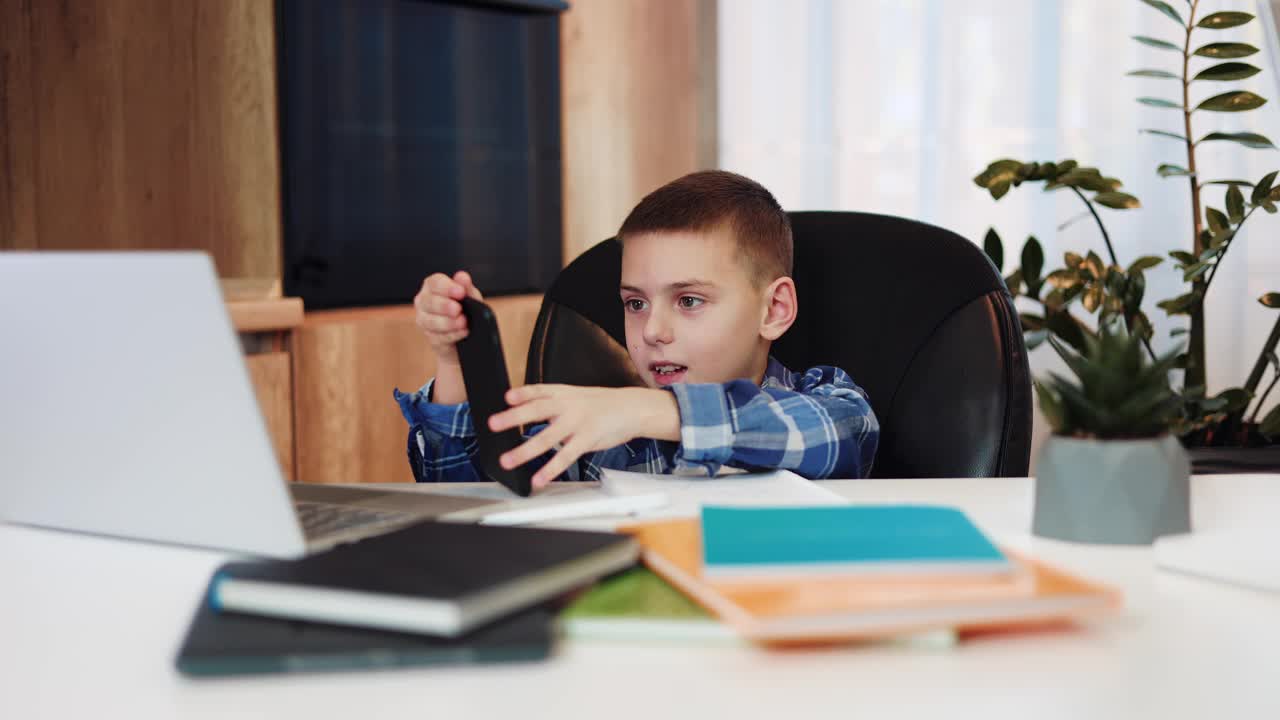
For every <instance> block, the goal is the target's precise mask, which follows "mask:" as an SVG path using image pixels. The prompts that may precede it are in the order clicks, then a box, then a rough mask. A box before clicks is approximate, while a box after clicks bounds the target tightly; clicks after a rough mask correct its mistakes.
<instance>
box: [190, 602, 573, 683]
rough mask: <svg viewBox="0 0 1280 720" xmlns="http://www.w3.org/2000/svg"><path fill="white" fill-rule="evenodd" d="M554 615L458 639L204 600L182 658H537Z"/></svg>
mask: <svg viewBox="0 0 1280 720" xmlns="http://www.w3.org/2000/svg"><path fill="white" fill-rule="evenodd" d="M553 627H554V626H553V615H552V613H551V611H550V610H548V609H546V608H542V607H538V608H533V609H530V610H526V611H524V612H521V613H517V614H515V615H512V616H510V617H506V618H503V619H501V620H498V621H497V622H494V623H490V624H489V625H486V626H484V627H480V628H477V629H475V630H473V631H472V632H470V633H468V634H466V635H463V636H461V637H456V638H435V637H428V636H424V635H416V634H410V633H396V632H386V631H382V630H366V629H364V628H354V627H347V626H342V625H327V624H323V623H312V622H305V621H300V620H281V619H276V618H269V617H263V616H258V615H243V614H240V613H229V612H219V611H217V610H214V609H213V608H211V607H209V604H208V603H207V602H203V601H202V602H201V603H200V606H199V608H198V609H197V610H196V613H195V616H194V617H193V618H192V620H191V625H190V627H189V628H188V630H187V636H186V638H185V639H184V640H183V643H182V647H181V649H180V650H179V651H178V656H177V658H176V661H175V664H176V665H177V668H178V670H179V671H180V672H181V673H183V674H184V675H190V676H197V677H217V676H226V675H254V674H261V673H291V672H317V671H333V670H368V669H375V668H388V667H410V666H423V665H458V664H471V663H499V662H520V661H534V660H541V659H543V658H546V657H547V656H548V655H550V653H551V647H552V641H553V638H554V632H553Z"/></svg>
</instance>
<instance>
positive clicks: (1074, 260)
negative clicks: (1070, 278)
mask: <svg viewBox="0 0 1280 720" xmlns="http://www.w3.org/2000/svg"><path fill="white" fill-rule="evenodd" d="M1062 260H1063V262H1064V263H1066V265H1067V267H1069V268H1071V269H1072V270H1075V269H1076V268H1078V267H1080V263H1082V262H1084V258H1083V257H1082V256H1081V255H1080V254H1079V253H1073V252H1071V251H1070V250H1068V251H1066V252H1064V253H1062Z"/></svg>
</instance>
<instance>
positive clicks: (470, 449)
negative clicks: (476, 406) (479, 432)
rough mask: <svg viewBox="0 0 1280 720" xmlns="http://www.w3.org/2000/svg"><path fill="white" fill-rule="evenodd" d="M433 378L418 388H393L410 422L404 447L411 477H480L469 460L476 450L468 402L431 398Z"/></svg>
mask: <svg viewBox="0 0 1280 720" xmlns="http://www.w3.org/2000/svg"><path fill="white" fill-rule="evenodd" d="M434 382H435V380H429V381H427V384H426V385H423V386H422V388H421V389H420V390H418V391H417V392H412V393H402V392H400V390H399V389H398V388H397V389H396V390H395V391H394V395H395V399H396V402H397V403H398V404H399V405H400V414H401V415H403V416H404V419H405V421H406V422H408V423H409V443H408V448H407V450H408V455H409V466H410V467H411V468H412V469H413V477H414V479H415V480H417V481H418V482H477V481H480V480H482V479H483V478H482V477H481V474H480V472H479V471H478V470H477V469H476V467H475V466H474V465H472V463H471V458H472V456H473V455H475V453H476V429H475V426H473V425H472V424H471V405H470V404H469V403H466V402H462V403H458V404H457V405H442V404H439V403H433V402H431V386H432V385H433V384H434Z"/></svg>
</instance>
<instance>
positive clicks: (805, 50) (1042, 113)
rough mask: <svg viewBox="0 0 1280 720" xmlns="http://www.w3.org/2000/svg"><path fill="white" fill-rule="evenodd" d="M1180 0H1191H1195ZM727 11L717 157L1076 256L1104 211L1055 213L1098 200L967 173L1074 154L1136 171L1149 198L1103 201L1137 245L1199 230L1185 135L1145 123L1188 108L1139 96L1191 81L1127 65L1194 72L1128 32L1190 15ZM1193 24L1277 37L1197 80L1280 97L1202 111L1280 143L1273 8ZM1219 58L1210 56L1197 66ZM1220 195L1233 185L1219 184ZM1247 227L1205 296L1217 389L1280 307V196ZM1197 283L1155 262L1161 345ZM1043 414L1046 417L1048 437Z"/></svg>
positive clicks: (1242, 159)
mask: <svg viewBox="0 0 1280 720" xmlns="http://www.w3.org/2000/svg"><path fill="white" fill-rule="evenodd" d="M1272 1H1273V2H1276V3H1277V4H1280V0H1272ZM1172 4H1173V5H1174V6H1175V7H1177V8H1178V9H1179V11H1181V12H1183V13H1184V14H1185V13H1186V5H1185V4H1184V3H1181V2H1174V3H1172ZM1200 6H1201V11H1200V13H1199V16H1200V17H1202V16H1203V15H1205V14H1207V13H1209V12H1213V11H1216V10H1225V9H1233V10H1245V11H1249V12H1254V13H1255V14H1256V13H1258V12H1259V8H1258V7H1256V6H1255V5H1254V3H1253V2H1252V1H1251V0H1242V1H1240V0H1237V1H1228V0H1218V1H1214V0H1204V1H1203V2H1201V3H1200ZM719 17H720V29H719V32H720V37H719V53H720V55H719V72H720V83H719V88H720V90H719V93H720V95H719V103H720V107H719V110H720V112H719V117H720V126H719V160H720V165H721V166H722V167H724V168H726V169H729V170H734V171H737V172H741V173H744V174H746V175H749V176H751V177H753V178H755V179H757V180H759V181H761V182H762V183H764V184H765V185H766V186H767V187H769V188H770V189H771V190H773V192H774V193H775V194H776V195H777V196H778V199H779V200H780V201H781V202H782V204H783V205H784V206H785V207H787V208H788V209H794V210H802V209H847V210H863V211H870V212H883V213H891V214H897V215H903V216H907V217H912V218H917V219H920V220H924V221H927V222H931V223H934V224H937V225H941V226H943V227H947V228H950V229H952V230H955V231H956V232H958V233H960V234H961V235H964V236H966V237H968V238H970V239H972V240H975V241H978V242H980V241H981V238H982V236H983V234H984V233H985V232H986V229H987V228H988V227H989V226H994V227H996V228H997V230H998V231H999V232H1000V234H1001V236H1002V237H1004V238H1005V242H1006V255H1010V254H1013V256H1014V257H1016V251H1017V249H1019V248H1020V247H1021V245H1022V243H1023V241H1024V240H1025V239H1026V236H1027V235H1028V234H1035V235H1036V236H1037V237H1038V238H1039V239H1040V241H1041V242H1042V243H1043V244H1044V246H1045V249H1046V254H1047V256H1048V261H1047V262H1049V263H1058V264H1060V262H1061V254H1062V252H1063V250H1065V249H1072V250H1076V251H1082V250H1089V249H1093V250H1096V251H1098V252H1099V254H1101V255H1103V256H1104V257H1105V256H1106V255H1105V251H1104V247H1103V245H1102V241H1101V239H1100V237H1099V235H1098V233H1097V230H1096V227H1095V226H1094V225H1093V223H1092V221H1088V220H1086V221H1081V222H1077V223H1075V224H1073V225H1071V226H1070V227H1069V228H1067V229H1065V230H1062V231H1059V230H1057V227H1058V225H1059V224H1061V223H1062V222H1064V221H1065V220H1067V219H1069V218H1071V217H1073V216H1075V215H1077V214H1079V213H1080V212H1081V211H1082V210H1083V206H1082V205H1081V204H1080V202H1079V200H1078V199H1077V198H1076V197H1075V196H1074V195H1072V194H1070V193H1069V191H1064V192H1058V193H1051V194H1045V193H1043V192H1041V190H1040V189H1039V187H1038V186H1032V187H1023V188H1019V189H1015V190H1013V191H1012V192H1011V193H1010V195H1009V196H1006V197H1005V198H1004V199H1003V200H1001V201H1000V202H998V203H997V202H995V201H993V200H992V199H991V198H990V196H989V195H987V194H986V192H985V191H983V190H981V189H980V188H978V187H977V186H975V185H974V184H973V183H972V180H971V178H972V177H973V176H974V175H976V174H977V173H978V172H979V171H981V170H982V169H983V168H985V167H986V164H987V163H988V162H989V161H991V160H995V159H997V158H1000V157H1012V158H1017V159H1022V160H1028V161H1030V160H1039V161H1044V160H1058V159H1063V158H1068V157H1070V158H1075V159H1077V160H1078V161H1079V162H1080V163H1081V164H1083V165H1095V166H1097V167H1099V168H1100V169H1102V170H1103V172H1105V173H1106V174H1108V175H1112V176H1114V177H1118V178H1120V179H1121V180H1122V181H1123V182H1124V184H1125V189H1126V190H1127V191H1129V192H1131V193H1132V194H1134V195H1137V196H1138V197H1139V198H1140V199H1141V200H1142V203H1143V205H1144V207H1143V208H1142V209H1140V210H1135V211H1111V210H1105V209H1104V210H1102V212H1103V213H1104V215H1103V219H1104V221H1105V222H1106V224H1107V227H1108V230H1109V231H1110V233H1111V236H1112V239H1113V242H1115V244H1116V251H1117V253H1118V254H1119V255H1120V260H1121V262H1122V263H1124V262H1128V261H1130V260H1132V259H1133V258H1135V257H1137V256H1138V255H1143V254H1158V255H1161V256H1163V255H1165V254H1166V253H1167V251H1168V250H1172V249H1189V246H1190V234H1191V231H1190V226H1191V212H1190V204H1189V193H1188V190H1187V181H1186V180H1185V179H1184V178H1169V179H1162V178H1160V177H1158V176H1157V175H1156V173H1155V168H1156V166H1157V165H1159V164H1160V163H1164V162H1168V163H1173V164H1177V165H1185V164H1186V157H1185V152H1183V151H1182V149H1181V145H1180V144H1179V143H1178V142H1176V141H1173V140H1168V139H1163V138H1159V137H1155V136H1151V135H1141V134H1139V133H1138V130H1139V129H1140V128H1144V127H1153V128H1161V129H1167V130H1171V131H1177V132H1181V114H1180V113H1179V112H1178V111H1176V110H1162V109H1157V108H1150V107H1147V106H1144V105H1140V104H1138V103H1137V102H1135V98H1136V97H1139V96H1142V95H1151V96H1167V97H1169V98H1170V99H1175V100H1177V99H1180V97H1178V96H1177V94H1176V92H1175V91H1178V88H1179V87H1180V86H1179V85H1178V83H1177V81H1173V80H1154V79H1143V78H1132V77H1126V76H1125V73H1126V72H1127V71H1129V70H1131V69H1137V68H1141V67H1159V68H1164V69H1169V70H1171V71H1174V72H1178V71H1179V70H1180V67H1178V63H1179V62H1180V56H1179V55H1178V54H1176V53H1172V52H1167V51H1161V50H1156V49H1152V48H1147V47H1146V46H1143V45H1139V44H1138V43H1136V42H1134V41H1133V40H1131V39H1130V36H1132V35H1152V36H1156V37H1162V38H1166V39H1169V40H1171V41H1175V42H1181V38H1180V36H1179V33H1180V32H1181V30H1180V29H1179V28H1178V27H1177V26H1176V25H1174V23H1173V22H1172V21H1171V20H1170V19H1168V18H1166V17H1164V16H1163V15H1161V14H1160V13H1158V12H1156V11H1155V10H1153V9H1151V8H1150V7H1148V6H1147V5H1145V4H1143V3H1141V2H1138V0H1016V1H1011V0H966V1H965V2H955V1H954V0H804V1H798V2H787V3H778V2H773V1H771V0H722V2H721V5H720V13H719ZM1264 19H1265V18H1264ZM1266 30H1267V31H1268V32H1271V31H1272V28H1266ZM1193 37H1194V38H1195V42H1196V43H1197V45H1198V44H1201V43H1207V42H1212V41H1225V40H1233V41H1245V42H1250V43H1252V44H1254V45H1256V46H1258V47H1260V48H1263V49H1264V52H1263V53H1261V54H1259V55H1255V56H1253V57H1252V58H1247V59H1245V61H1247V62H1252V63H1253V64H1255V65H1257V66H1259V67H1261V68H1263V72H1262V73H1261V74H1259V75H1256V76H1254V77H1253V78H1250V79H1247V80H1244V81H1239V82H1235V83H1204V82H1201V83H1195V84H1193V86H1192V97H1193V100H1196V99H1198V98H1204V97H1208V96H1210V95H1212V94H1216V93H1218V92H1222V91H1224V90H1226V89H1230V88H1235V87H1244V88H1247V89H1251V90H1253V91H1254V92H1257V93H1258V94H1260V95H1262V96H1264V97H1267V98H1269V99H1270V102H1269V103H1268V104H1267V105H1266V106H1264V107H1263V108H1262V109H1260V110H1256V111H1253V112H1247V113H1204V112H1202V113H1197V114H1196V115H1195V116H1194V120H1193V122H1194V127H1193V130H1194V134H1195V135H1197V136H1200V135H1203V134H1204V133H1207V132H1211V131H1213V130H1224V131H1243V130H1250V131H1254V132H1261V133H1263V134H1265V135H1268V136H1269V137H1271V138H1272V139H1273V140H1275V141H1276V142H1278V143H1280V112H1278V109H1280V82H1278V78H1277V74H1276V72H1275V68H1276V66H1277V65H1276V62H1275V58H1274V57H1273V53H1274V46H1275V42H1274V37H1271V38H1269V37H1267V36H1266V35H1265V34H1264V28H1263V24H1262V22H1257V21H1255V22H1253V23H1251V24H1250V25H1248V26H1245V27H1243V28H1235V29H1232V30H1226V31H1216V32H1215V31H1207V30H1206V31H1197V32H1196V35H1195V36H1193ZM1208 64H1211V61H1207V60H1203V59H1200V58H1196V59H1195V60H1193V72H1194V70H1195V68H1196V67H1198V66H1207V65H1208ZM1198 156H1199V161H1200V163H1201V166H1202V167H1203V168H1205V169H1206V171H1207V173H1208V175H1209V176H1210V177H1213V178H1228V177H1230V178H1242V179H1248V180H1256V179H1257V178H1258V177H1260V176H1262V175H1264V174H1265V173H1267V172H1269V171H1271V170H1275V169H1278V168H1280V152H1277V151H1274V150H1266V151H1264V150H1247V149H1244V148H1242V147H1240V146H1237V145H1234V144H1231V143H1207V144H1206V145H1204V146H1202V149H1201V151H1200V152H1199V153H1198ZM1208 198H1209V200H1210V201H1211V203H1212V204H1213V205H1216V206H1219V207H1221V206H1222V204H1223V203H1222V191H1221V190H1218V189H1215V190H1211V191H1209V195H1208ZM1238 242H1239V243H1240V244H1239V245H1237V246H1236V247H1235V248H1234V249H1233V250H1232V251H1231V254H1230V255H1229V256H1228V258H1227V260H1226V262H1225V264H1224V266H1223V268H1222V271H1221V273H1220V276H1219V277H1218V278H1217V279H1216V280H1215V281H1214V282H1215V285H1214V289H1213V291H1212V292H1211V293H1210V297H1209V300H1208V303H1207V308H1208V310H1207V312H1208V317H1209V335H1208V343H1209V358H1208V364H1209V384H1210V390H1211V391H1214V390H1216V389H1221V388H1224V387H1228V386H1231V385H1240V384H1242V383H1243V382H1244V379H1245V377H1246V375H1247V374H1248V372H1249V370H1250V368H1251V367H1252V364H1253V361H1254V359H1255V358H1256V356H1257V353H1258V348H1260V347H1261V345H1262V343H1263V341H1264V340H1265V339H1266V336H1267V334H1268V333H1269V331H1270V329H1271V325H1272V323H1273V322H1274V321H1275V318H1276V315H1275V311H1272V310H1268V309H1266V308H1263V307H1262V306H1260V305H1258V304H1257V302H1256V300H1255V299H1256V298H1257V297H1258V296H1259V295H1261V294H1263V293H1264V292H1267V291H1273V290H1275V291H1280V215H1276V216H1267V215H1264V214H1263V213H1259V214H1258V216H1257V217H1255V218H1254V219H1251V220H1250V224H1249V225H1248V226H1246V230H1245V232H1244V233H1243V235H1242V237H1241V239H1240V240H1239V241H1238ZM1011 246H1012V247H1011ZM1009 269H1011V268H1009V267H1008V266H1006V272H1007V271H1008V270H1009ZM1182 287H1183V285H1182V283H1181V277H1180V275H1179V274H1177V272H1176V271H1175V270H1174V269H1173V267H1172V264H1171V263H1166V264H1165V265H1163V266H1161V267H1159V268H1157V269H1155V270H1153V271H1151V273H1149V277H1148V293H1147V297H1148V300H1147V304H1146V309H1147V312H1148V314H1149V315H1150V316H1151V318H1152V320H1153V321H1154V322H1155V324H1156V327H1157V335H1156V345H1157V349H1159V348H1161V347H1170V346H1171V345H1170V343H1172V342H1176V341H1177V339H1173V340H1171V339H1170V338H1169V336H1168V330H1169V329H1170V328H1172V327H1175V326H1176V324H1175V322H1173V321H1171V320H1170V319H1168V318H1167V317H1166V316H1165V314H1164V312H1163V311H1162V310H1159V309H1158V308H1155V306H1154V303H1155V302H1156V301H1158V300H1161V299H1164V298H1167V297H1171V296H1173V295H1175V294H1180V293H1181V292H1183V291H1184V290H1182V289H1181V288H1182ZM1051 356H1052V350H1050V349H1049V348H1047V347H1042V348H1041V349H1039V350H1037V351H1036V352H1034V353H1033V355H1032V370H1033V372H1035V373H1037V374H1039V373H1041V372H1043V370H1044V369H1045V368H1046V367H1049V366H1051V365H1053V364H1055V363H1056V361H1057V359H1056V358H1054V357H1051ZM855 379H856V378H855ZM1274 401H1275V398H1273V399H1272V402H1274ZM1044 434H1045V429H1044V428H1043V427H1041V423H1040V422H1039V421H1037V429H1036V435H1037V443H1038V441H1039V439H1041V438H1042V437H1043V436H1044Z"/></svg>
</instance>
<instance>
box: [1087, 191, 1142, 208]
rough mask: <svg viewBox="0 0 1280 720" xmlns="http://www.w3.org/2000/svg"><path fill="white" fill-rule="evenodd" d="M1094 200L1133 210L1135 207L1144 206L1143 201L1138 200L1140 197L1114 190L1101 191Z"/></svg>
mask: <svg viewBox="0 0 1280 720" xmlns="http://www.w3.org/2000/svg"><path fill="white" fill-rule="evenodd" d="M1093 201H1094V202H1096V203H1098V204H1099V205H1104V206H1106V207H1109V208H1113V209H1115V210H1132V209H1133V208H1137V207H1142V203H1140V202H1138V198H1136V197H1134V196H1132V195H1130V194H1129V193H1122V192H1114V191H1112V192H1100V193H1098V194H1097V195H1094V196H1093Z"/></svg>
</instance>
